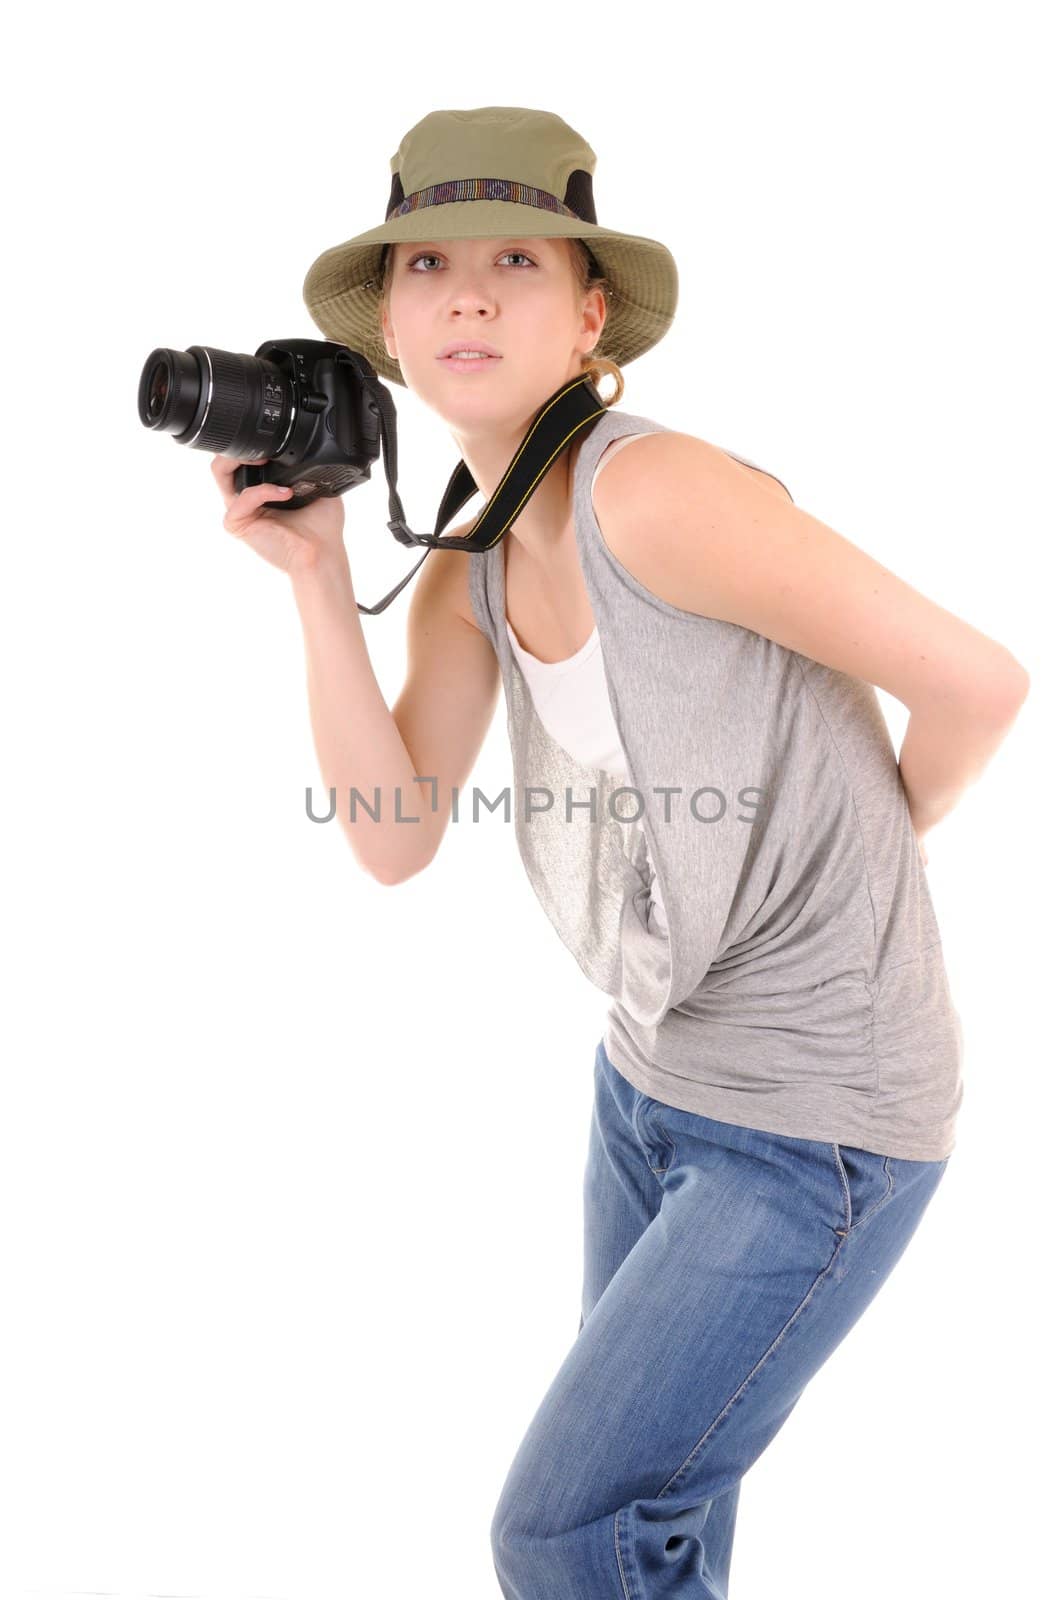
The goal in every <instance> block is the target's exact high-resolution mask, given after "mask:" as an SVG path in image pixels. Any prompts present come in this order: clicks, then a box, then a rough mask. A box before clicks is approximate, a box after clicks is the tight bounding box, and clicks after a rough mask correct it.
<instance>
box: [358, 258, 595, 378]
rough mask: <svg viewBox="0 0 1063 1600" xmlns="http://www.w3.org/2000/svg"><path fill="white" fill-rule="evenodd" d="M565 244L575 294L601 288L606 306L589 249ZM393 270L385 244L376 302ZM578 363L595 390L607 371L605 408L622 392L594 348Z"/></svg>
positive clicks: (386, 289) (386, 291)
mask: <svg viewBox="0 0 1063 1600" xmlns="http://www.w3.org/2000/svg"><path fill="white" fill-rule="evenodd" d="M565 243H566V244H567V245H568V247H569V252H568V253H569V260H570V261H571V263H572V275H573V278H574V279H575V283H576V289H577V292H578V293H579V295H580V296H581V297H582V296H583V295H585V294H587V293H588V292H589V291H590V290H591V289H601V291H602V293H603V294H604V296H605V301H606V306H607V307H608V304H609V302H610V300H611V299H612V296H613V286H612V284H611V283H610V281H609V279H608V277H607V276H606V274H605V273H604V272H603V271H602V270H601V268H600V267H599V265H598V263H597V261H596V260H595V259H594V257H593V255H592V254H591V252H590V250H589V249H588V248H587V246H586V245H585V244H584V242H583V240H582V239H566V240H565ZM394 272H395V252H394V250H393V249H392V247H391V245H389V244H386V245H384V246H383V248H382V251H381V259H380V274H379V284H380V288H379V303H380V305H383V303H384V301H385V300H386V299H387V297H388V294H389V293H390V290H391V281H392V278H393V276H394ZM379 320H380V316H379V309H378V312H377V321H378V322H379ZM602 326H603V327H604V326H605V324H604V323H603V324H602ZM599 342H600V341H599ZM595 349H597V346H595ZM582 366H583V370H584V372H589V373H590V374H591V376H592V377H593V378H594V386H595V388H596V389H597V388H598V379H599V378H600V377H601V376H602V375H603V374H605V373H608V374H609V376H610V377H611V378H612V379H613V383H614V385H615V388H616V392H615V394H611V395H610V396H609V398H608V399H607V400H606V399H603V398H602V395H601V392H600V391H599V395H598V398H599V399H600V400H601V401H602V405H603V406H605V407H607V408H608V407H609V406H615V405H616V404H617V402H618V401H619V399H620V397H621V395H622V394H623V392H624V378H623V374H622V373H621V371H620V368H619V367H618V366H617V364H616V362H615V361H611V360H610V359H609V357H608V356H598V355H595V353H594V351H593V350H592V351H591V353H590V354H589V355H585V356H584V357H583V360H582Z"/></svg>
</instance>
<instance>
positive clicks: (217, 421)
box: [138, 344, 295, 460]
mask: <svg viewBox="0 0 1063 1600" xmlns="http://www.w3.org/2000/svg"><path fill="white" fill-rule="evenodd" d="M138 410H139V412H140V420H141V422H142V423H143V424H144V426H145V428H156V429H158V430H159V431H160V432H162V433H169V434H172V435H173V438H174V441H175V443H177V444H188V445H191V446H192V448H193V449H194V450H209V451H211V453H212V454H214V455H226V456H236V457H239V458H246V459H248V460H251V459H253V458H255V457H257V456H278V455H280V453H281V451H282V450H283V448H284V445H285V443H286V441H287V438H288V435H289V433H290V432H291V428H292V424H293V422H294V419H295V396H294V392H293V385H292V383H291V381H290V380H289V379H288V378H287V377H286V376H285V374H284V372H283V371H282V370H281V368H280V367H278V366H277V365H275V363H274V362H272V361H263V360H262V359H261V358H260V357H259V356H247V355H241V354H238V353H236V352H234V351H232V350H215V349H213V348H211V347H210V346H208V345H201V344H194V345H190V346H189V348H188V349H187V350H170V349H165V348H159V349H158V350H153V351H152V352H151V354H150V356H149V357H148V359H147V361H145V363H144V367H143V371H142V372H141V374H140V389H139V394H138Z"/></svg>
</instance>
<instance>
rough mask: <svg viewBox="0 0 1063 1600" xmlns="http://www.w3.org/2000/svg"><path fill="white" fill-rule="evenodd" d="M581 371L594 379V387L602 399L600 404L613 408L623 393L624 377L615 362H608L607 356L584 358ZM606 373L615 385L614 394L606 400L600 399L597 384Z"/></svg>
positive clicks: (599, 388)
mask: <svg viewBox="0 0 1063 1600" xmlns="http://www.w3.org/2000/svg"><path fill="white" fill-rule="evenodd" d="M583 370H584V372H585V373H590V375H591V377H592V378H593V379H594V387H595V388H596V389H597V390H598V394H599V398H600V399H602V404H603V405H605V406H615V405H616V404H617V403H618V401H619V400H620V397H621V395H622V394H623V392H624V375H623V373H622V372H621V371H620V368H619V367H618V366H617V364H616V362H615V361H610V359H609V357H608V356H584V358H583ZM606 373H608V375H609V377H611V378H612V380H613V383H614V384H615V385H616V393H615V394H612V395H610V396H609V398H608V400H606V399H604V398H603V397H602V394H601V387H600V385H599V383H598V379H599V378H600V377H602V376H603V375H604V374H606Z"/></svg>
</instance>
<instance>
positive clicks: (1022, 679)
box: [987, 650, 1030, 722]
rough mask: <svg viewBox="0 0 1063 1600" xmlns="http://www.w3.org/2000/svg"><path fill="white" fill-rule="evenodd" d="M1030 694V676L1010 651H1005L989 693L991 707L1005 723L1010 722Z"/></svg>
mask: <svg viewBox="0 0 1063 1600" xmlns="http://www.w3.org/2000/svg"><path fill="white" fill-rule="evenodd" d="M1029 692H1030V674H1029V673H1028V672H1027V670H1026V668H1025V667H1024V666H1023V665H1022V663H1021V662H1020V661H1016V659H1015V657H1014V656H1013V655H1012V653H1011V651H1010V650H1005V652H1004V660H1003V661H1002V664H1001V666H1000V669H999V671H998V672H997V673H996V674H995V675H994V678H993V681H992V686H991V688H990V689H989V691H988V695H987V698H988V700H989V702H990V705H991V706H992V708H993V709H994V710H995V711H996V712H997V713H998V714H999V716H1000V717H1001V719H1002V720H1003V721H1005V722H1010V721H1011V720H1012V718H1013V717H1015V716H1016V715H1017V714H1018V711H1019V707H1020V706H1021V705H1022V703H1023V701H1024V700H1025V699H1026V696H1027V695H1028V694H1029Z"/></svg>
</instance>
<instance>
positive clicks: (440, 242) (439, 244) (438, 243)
mask: <svg viewBox="0 0 1063 1600" xmlns="http://www.w3.org/2000/svg"><path fill="white" fill-rule="evenodd" d="M454 242H455V241H454V240H453V239H418V240H417V241H416V243H412V242H410V241H407V240H404V241H403V243H409V244H410V249H411V250H428V249H429V248H431V249H432V250H439V249H442V248H443V246H444V245H447V244H453V243H454ZM479 243H481V244H497V245H504V244H534V243H535V241H534V240H533V239H532V238H531V237H530V236H522V237H520V238H517V239H503V238H498V239H496V238H495V237H494V236H493V235H492V237H491V238H490V239H482V240H480V241H479Z"/></svg>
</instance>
